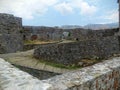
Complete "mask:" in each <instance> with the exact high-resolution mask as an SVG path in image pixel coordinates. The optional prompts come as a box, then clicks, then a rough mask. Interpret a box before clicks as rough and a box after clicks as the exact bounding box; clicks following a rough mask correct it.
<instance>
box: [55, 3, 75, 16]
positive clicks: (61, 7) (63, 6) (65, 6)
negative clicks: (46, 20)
mask: <svg viewBox="0 0 120 90" xmlns="http://www.w3.org/2000/svg"><path fill="white" fill-rule="evenodd" d="M55 9H56V10H57V11H59V12H60V13H61V14H62V15H66V14H69V13H73V8H72V7H71V6H70V4H69V3H65V2H63V3H60V4H58V5H56V6H55Z"/></svg>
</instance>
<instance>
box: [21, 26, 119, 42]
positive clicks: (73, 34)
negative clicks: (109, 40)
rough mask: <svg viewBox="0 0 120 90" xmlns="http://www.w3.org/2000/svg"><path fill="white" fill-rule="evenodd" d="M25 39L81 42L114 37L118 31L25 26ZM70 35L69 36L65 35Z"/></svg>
mask: <svg viewBox="0 0 120 90" xmlns="http://www.w3.org/2000/svg"><path fill="white" fill-rule="evenodd" d="M23 30H24V39H25V40H33V38H34V37H35V36H36V37H37V38H35V39H37V40H61V39H70V40H75V39H78V40H79V41H82V40H89V39H90V40H91V39H95V38H102V37H107V36H113V35H115V33H117V32H118V29H106V30H87V29H82V28H78V29H60V28H55V27H42V26H23ZM64 33H68V35H64Z"/></svg>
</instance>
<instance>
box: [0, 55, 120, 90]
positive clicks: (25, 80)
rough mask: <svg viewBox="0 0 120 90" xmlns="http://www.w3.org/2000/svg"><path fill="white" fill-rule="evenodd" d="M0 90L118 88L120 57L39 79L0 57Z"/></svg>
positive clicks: (114, 89)
mask: <svg viewBox="0 0 120 90" xmlns="http://www.w3.org/2000/svg"><path fill="white" fill-rule="evenodd" d="M0 90H120V57H116V58H113V59H110V60H107V61H104V62H102V63H98V64H95V65H93V66H90V67H86V68H82V69H79V70H75V71H71V72H68V73H64V74H62V75H58V76H55V77H52V78H49V79H46V80H41V81H40V80H38V79H36V78H35V77H32V76H30V75H29V74H27V73H25V72H23V71H20V70H19V69H17V68H15V67H14V66H12V65H10V64H9V63H8V62H5V61H4V60H3V59H0Z"/></svg>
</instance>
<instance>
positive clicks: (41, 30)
mask: <svg viewBox="0 0 120 90" xmlns="http://www.w3.org/2000/svg"><path fill="white" fill-rule="evenodd" d="M23 30H24V40H34V36H35V35H36V36H37V38H35V40H36V39H37V40H60V39H62V32H63V31H62V30H61V29H57V28H52V27H40V26H23Z"/></svg>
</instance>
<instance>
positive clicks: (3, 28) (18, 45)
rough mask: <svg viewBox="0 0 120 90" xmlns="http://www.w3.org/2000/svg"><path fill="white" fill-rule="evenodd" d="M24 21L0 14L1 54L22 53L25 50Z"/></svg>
mask: <svg viewBox="0 0 120 90" xmlns="http://www.w3.org/2000/svg"><path fill="white" fill-rule="evenodd" d="M21 31H22V19H21V18H18V17H15V16H13V15H10V14H4V13H0V53H10V52H16V51H20V50H22V48H23V37H22V34H21Z"/></svg>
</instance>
